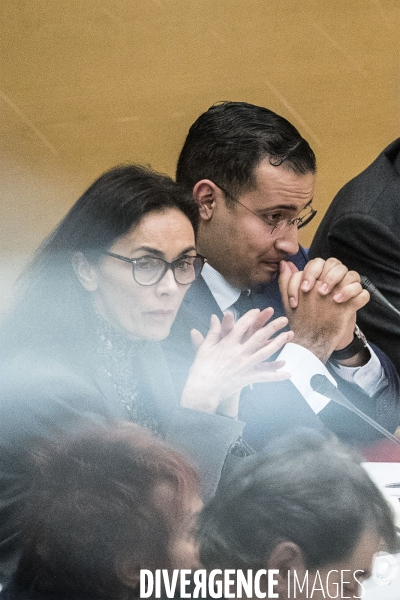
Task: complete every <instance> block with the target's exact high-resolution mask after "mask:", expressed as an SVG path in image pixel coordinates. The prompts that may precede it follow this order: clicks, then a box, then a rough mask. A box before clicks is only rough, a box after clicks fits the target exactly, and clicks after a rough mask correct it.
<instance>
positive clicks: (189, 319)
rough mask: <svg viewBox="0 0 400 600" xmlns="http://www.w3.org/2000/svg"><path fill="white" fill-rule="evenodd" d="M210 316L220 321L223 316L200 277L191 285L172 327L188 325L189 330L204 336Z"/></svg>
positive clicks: (208, 325)
mask: <svg viewBox="0 0 400 600" xmlns="http://www.w3.org/2000/svg"><path fill="white" fill-rule="evenodd" d="M211 315H217V317H218V318H219V319H222V317H223V314H222V311H221V309H220V308H219V306H218V304H217V303H216V301H215V299H214V296H213V295H212V293H211V292H210V289H209V287H208V285H207V284H206V282H205V281H204V279H203V278H202V277H201V276H200V277H199V278H198V279H196V281H194V282H193V283H192V285H191V286H190V288H189V290H188V291H187V293H186V295H185V297H184V299H183V302H182V305H181V308H180V309H179V312H178V315H177V318H176V322H175V323H174V327H175V326H177V327H179V322H185V323H189V324H190V329H192V328H195V329H198V330H199V331H200V332H201V333H202V334H203V335H205V334H206V333H207V331H208V329H209V327H210V317H211Z"/></svg>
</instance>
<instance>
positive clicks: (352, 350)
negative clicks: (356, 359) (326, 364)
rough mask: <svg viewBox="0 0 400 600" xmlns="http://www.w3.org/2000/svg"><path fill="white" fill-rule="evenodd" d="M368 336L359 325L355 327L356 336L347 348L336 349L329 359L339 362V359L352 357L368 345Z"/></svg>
mask: <svg viewBox="0 0 400 600" xmlns="http://www.w3.org/2000/svg"><path fill="white" fill-rule="evenodd" d="M367 343H368V342H367V338H366V337H365V335H364V334H363V332H362V331H361V329H360V328H359V326H358V325H356V326H355V328H354V337H353V339H352V341H351V342H350V344H348V345H347V346H346V347H345V348H342V349H341V350H334V352H332V354H331V355H330V357H329V360H331V361H332V362H337V361H339V360H346V359H347V358H352V357H353V356H355V355H356V354H358V353H359V352H361V351H362V350H364V348H365V347H366V346H367Z"/></svg>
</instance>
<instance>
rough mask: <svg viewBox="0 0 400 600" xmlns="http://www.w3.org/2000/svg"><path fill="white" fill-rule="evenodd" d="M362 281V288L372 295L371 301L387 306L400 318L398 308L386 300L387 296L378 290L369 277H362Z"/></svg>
mask: <svg viewBox="0 0 400 600" xmlns="http://www.w3.org/2000/svg"><path fill="white" fill-rule="evenodd" d="M360 280H361V287H362V288H364V290H367V291H368V292H369V293H370V296H371V300H375V301H376V302H378V303H379V304H381V305H382V306H385V307H386V308H388V309H389V310H391V311H392V312H394V313H395V314H396V315H397V316H398V317H400V310H397V308H396V307H394V306H393V304H391V303H390V302H389V300H386V298H385V296H384V295H383V294H382V293H381V292H380V291H379V290H378V288H376V287H375V286H374V284H373V283H372V281H370V280H369V279H368V277H366V276H365V275H360Z"/></svg>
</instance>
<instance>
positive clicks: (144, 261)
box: [104, 252, 205, 285]
mask: <svg viewBox="0 0 400 600" xmlns="http://www.w3.org/2000/svg"><path fill="white" fill-rule="evenodd" d="M104 254H106V255H107V256H112V257H113V258H118V259H119V260H123V261H124V262H128V263H131V265H132V275H133V279H134V280H135V281H136V283H138V284H139V285H155V284H156V283H158V282H159V281H161V279H162V278H163V277H164V275H165V273H166V272H167V271H168V269H171V270H172V272H173V274H174V277H175V281H176V283H179V284H180V285H189V284H190V283H193V281H194V280H195V279H196V277H198V276H199V275H200V273H201V270H202V268H203V265H204V260H205V259H204V257H203V256H201V255H200V254H197V255H196V256H188V255H183V256H180V257H179V258H177V259H176V260H174V261H172V262H167V261H166V260H164V259H163V258H158V257H156V256H152V255H147V256H140V257H139V258H128V257H127V256H121V255H120V254H114V252H104Z"/></svg>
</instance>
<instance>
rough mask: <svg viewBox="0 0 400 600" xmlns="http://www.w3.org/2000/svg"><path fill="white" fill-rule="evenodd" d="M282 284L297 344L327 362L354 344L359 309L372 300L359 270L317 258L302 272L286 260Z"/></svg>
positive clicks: (282, 272) (283, 297)
mask: <svg viewBox="0 0 400 600" xmlns="http://www.w3.org/2000/svg"><path fill="white" fill-rule="evenodd" d="M279 286H280V290H281V294H282V300H283V304H284V307H285V311H286V314H287V316H288V318H289V323H290V326H291V328H292V329H293V331H294V334H295V337H294V340H293V341H294V342H295V343H298V344H300V345H301V346H304V347H305V348H307V349H308V350H310V351H311V352H313V354H315V355H316V356H317V357H318V358H319V359H320V360H321V361H322V362H324V363H325V362H326V361H327V360H328V358H329V356H330V355H331V354H332V352H333V351H334V350H341V349H342V348H345V347H346V346H347V345H348V344H350V342H351V341H352V339H353V335H354V326H355V323H356V312H357V310H359V309H360V308H362V307H363V306H364V305H365V304H366V303H367V302H368V300H369V294H368V292H367V291H366V290H363V289H362V287H361V284H360V277H359V275H358V274H357V273H356V272H355V271H348V269H347V268H346V267H345V266H344V265H343V264H342V263H340V262H339V261H338V260H336V259H328V260H327V261H323V260H322V259H319V258H318V259H315V260H313V261H310V262H309V263H308V264H307V265H306V268H305V269H304V271H301V272H300V271H298V270H297V269H296V267H295V266H294V265H293V264H292V263H286V262H285V261H282V262H281V274H280V278H279ZM360 364H361V363H360ZM352 366H356V364H355V365H352Z"/></svg>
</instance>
